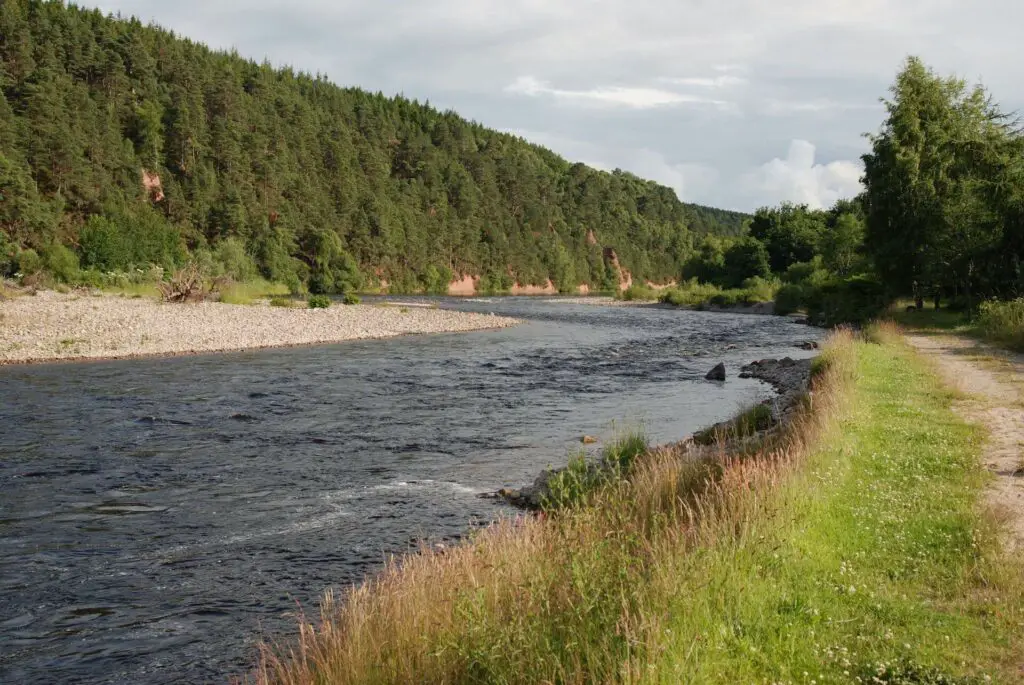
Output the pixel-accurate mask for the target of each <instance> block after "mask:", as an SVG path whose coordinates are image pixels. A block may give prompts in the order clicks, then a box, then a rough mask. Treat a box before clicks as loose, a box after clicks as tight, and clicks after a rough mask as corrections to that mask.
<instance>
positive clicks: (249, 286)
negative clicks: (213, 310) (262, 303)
mask: <svg viewBox="0 0 1024 685" xmlns="http://www.w3.org/2000/svg"><path fill="white" fill-rule="evenodd" d="M287 295H288V286H286V285H284V284H283V283H271V282H269V281H265V280H263V279H257V280H255V281H249V282H247V283H237V282H234V281H232V282H231V283H228V284H227V285H225V286H224V287H222V288H221V289H220V301H221V302H223V303H225V304H253V303H254V302H256V301H257V300H266V299H270V298H273V297H283V296H287Z"/></svg>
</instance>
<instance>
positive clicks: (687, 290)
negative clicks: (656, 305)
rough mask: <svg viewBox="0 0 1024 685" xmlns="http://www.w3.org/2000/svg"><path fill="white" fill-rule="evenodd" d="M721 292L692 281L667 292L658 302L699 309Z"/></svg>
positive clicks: (718, 289) (694, 280) (711, 286)
mask: <svg viewBox="0 0 1024 685" xmlns="http://www.w3.org/2000/svg"><path fill="white" fill-rule="evenodd" d="M721 292H722V290H721V288H718V287H716V286H713V285H709V284H706V283H698V282H697V281H696V279H690V280H689V281H686V282H684V283H681V284H680V285H678V286H676V287H675V288H669V289H668V290H665V291H664V292H663V293H661V296H660V297H659V298H658V300H659V301H660V302H662V303H665V304H671V305H673V306H676V307H697V306H700V305H703V304H704V303H705V302H707V301H708V300H710V299H711V298H712V297H714V296H715V295H718V294H719V293H721Z"/></svg>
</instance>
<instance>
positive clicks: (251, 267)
mask: <svg viewBox="0 0 1024 685" xmlns="http://www.w3.org/2000/svg"><path fill="white" fill-rule="evenodd" d="M213 258H214V260H215V262H216V273H217V275H225V276H230V277H231V279H232V280H235V281H239V282H242V283H247V282H249V281H253V280H256V277H257V276H258V275H259V271H258V270H257V268H256V261H255V260H254V259H253V258H252V256H251V255H250V254H249V253H248V252H247V251H246V249H245V243H243V242H242V241H241V240H240V239H238V238H227V239H226V240H223V241H221V243H220V244H219V245H217V249H216V252H215V253H214V255H213Z"/></svg>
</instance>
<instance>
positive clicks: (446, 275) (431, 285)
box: [346, 264, 452, 304]
mask: <svg viewBox="0 0 1024 685" xmlns="http://www.w3.org/2000/svg"><path fill="white" fill-rule="evenodd" d="M451 281H452V272H451V269H449V268H448V267H446V266H443V267H441V268H437V267H436V266H434V265H433V264H431V265H430V266H428V267H427V270H426V272H425V273H424V274H423V278H422V282H423V290H424V291H425V292H426V293H427V294H428V295H447V294H448V284H449V283H451ZM346 304H356V303H346Z"/></svg>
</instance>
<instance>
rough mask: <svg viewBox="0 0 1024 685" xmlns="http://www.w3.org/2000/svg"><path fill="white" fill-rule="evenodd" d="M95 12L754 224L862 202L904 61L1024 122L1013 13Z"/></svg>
mask: <svg viewBox="0 0 1024 685" xmlns="http://www.w3.org/2000/svg"><path fill="white" fill-rule="evenodd" d="M97 4H98V5H99V7H100V8H101V9H103V10H105V11H112V12H120V13H122V14H124V15H136V16H138V17H140V18H141V19H143V20H144V21H150V20H152V21H155V22H156V23H158V24H160V25H162V26H164V27H167V28H170V29H173V30H175V31H176V32H178V33H179V34H182V35H186V36H189V37H191V38H193V39H196V40H199V41H202V42H205V43H207V44H209V45H210V46H211V47H215V48H235V49H237V50H238V52H239V53H240V54H242V55H243V56H246V57H251V58H253V59H256V60H263V59H264V58H266V59H269V60H270V61H271V62H272V63H274V64H275V65H285V64H290V65H292V66H294V67H296V68H298V69H302V70H305V71H309V72H313V73H316V72H320V73H324V74H327V75H328V76H329V77H330V78H331V80H333V81H334V82H336V83H338V84H340V85H356V86H361V87H363V88H367V89H370V90H374V91H377V90H380V91H383V92H384V93H387V94H394V93H399V92H401V93H404V94H405V95H407V96H409V97H414V98H417V99H420V100H429V101H430V102H431V103H432V104H434V105H436V106H438V107H440V108H442V109H448V108H451V109H454V110H456V111H458V112H459V113H460V114H462V115H464V116H466V117H468V118H471V119H475V120H477V121H480V122H481V123H483V124H485V125H487V126H490V127H493V128H498V129H502V130H506V131H510V132H514V133H516V134H519V135H522V136H524V137H526V138H528V139H530V140H533V141H535V142H537V143H540V144H543V145H546V146H548V147H550V148H552V149H553V150H555V151H556V152H558V153H560V154H562V155H564V156H565V157H567V158H570V159H572V160H574V161H575V160H579V161H583V162H586V163H588V164H592V165H595V166H598V167H601V168H605V169H613V168H616V167H618V168H622V169H626V170H629V171H632V172H634V173H636V174H638V175H641V176H644V177H647V178H652V179H655V180H657V181H660V182H662V183H665V184H666V185H669V186H671V187H672V188H674V189H675V190H676V192H677V193H678V194H679V196H680V198H681V199H683V200H686V201H689V202H699V203H702V204H709V205H715V206H720V207H727V208H733V209H740V210H752V209H754V208H756V207H758V206H761V205H765V204H775V203H777V202H779V201H782V200H791V201H795V202H806V203H808V204H811V205H814V206H828V205H829V204H831V203H832V202H834V201H835V200H836V199H837V198H840V197H849V196H851V195H854V194H856V193H857V192H858V190H859V187H860V186H859V176H860V169H861V166H860V160H859V156H860V155H861V154H862V153H863V152H864V151H865V149H866V142H865V140H864V139H863V137H862V135H861V134H863V133H865V132H867V131H874V130H876V129H877V128H878V126H879V124H880V122H881V118H882V109H881V106H880V105H879V102H878V98H879V97H881V96H883V95H885V94H886V89H887V88H888V86H889V84H890V83H891V81H892V79H893V76H894V75H895V72H896V70H897V69H898V67H899V65H900V63H901V61H902V60H903V58H904V57H906V56H907V55H908V54H917V55H920V56H921V57H922V58H923V59H924V60H925V61H926V62H928V63H929V64H931V65H932V66H933V67H935V68H936V69H938V70H939V71H941V72H943V73H956V74H958V75H960V76H963V77H964V78H967V79H969V80H972V81H977V80H982V81H983V82H984V83H985V85H986V86H987V87H988V88H989V89H990V91H991V92H992V94H993V95H994V96H995V98H996V99H997V100H998V101H999V102H1001V103H1002V104H1003V105H1004V107H1005V108H1007V109H1024V94H1022V93H1021V91H1020V90H1019V83H1020V81H1019V70H1020V68H1021V67H1022V66H1024V41H1021V40H1020V39H1019V32H1020V30H1021V27H1024V9H1021V7H1022V6H1021V5H1020V4H1019V3H1018V2H1016V0H972V1H971V2H968V1H967V0H787V1H786V2H785V3H773V2H764V1H763V0H628V1H619V0H614V1H613V0H607V1H600V0H557V1H555V0H362V1H360V2H353V1H351V0H292V1H290V2H288V3H284V2H280V3H278V2H269V1H268V0H253V1H251V2H248V3H245V4H244V5H242V4H238V3H236V2H233V1H231V0H177V1H176V2H173V3H168V2H166V0H160V1H157V0H102V1H101V2H99V3H97ZM783 5H784V7H783Z"/></svg>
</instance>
